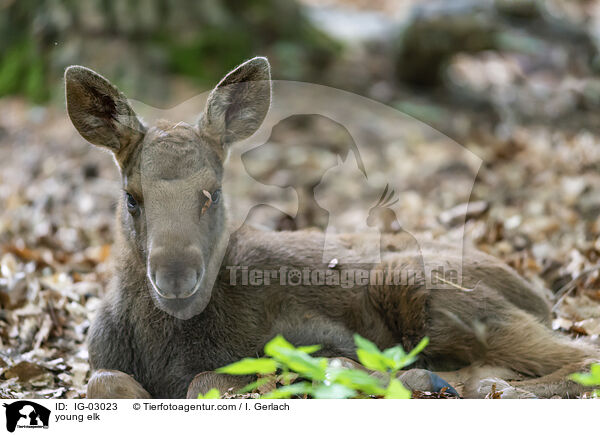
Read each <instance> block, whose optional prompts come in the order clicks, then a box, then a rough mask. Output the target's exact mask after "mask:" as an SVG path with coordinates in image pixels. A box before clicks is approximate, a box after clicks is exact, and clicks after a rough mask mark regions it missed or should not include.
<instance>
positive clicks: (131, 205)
mask: <svg viewBox="0 0 600 435" xmlns="http://www.w3.org/2000/svg"><path fill="white" fill-rule="evenodd" d="M125 199H126V203H127V210H128V211H129V213H131V214H134V213H135V212H137V210H138V203H137V201H136V200H135V198H134V197H133V195H131V194H130V193H126V194H125Z"/></svg>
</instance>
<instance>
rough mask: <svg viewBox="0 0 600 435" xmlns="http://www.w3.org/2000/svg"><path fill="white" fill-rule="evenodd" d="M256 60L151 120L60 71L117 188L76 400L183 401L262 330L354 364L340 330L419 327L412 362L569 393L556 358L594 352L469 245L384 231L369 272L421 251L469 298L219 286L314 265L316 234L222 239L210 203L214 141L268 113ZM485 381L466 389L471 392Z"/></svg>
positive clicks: (532, 291)
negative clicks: (110, 256) (189, 115)
mask: <svg viewBox="0 0 600 435" xmlns="http://www.w3.org/2000/svg"><path fill="white" fill-rule="evenodd" d="M269 69H270V68H269V64H268V62H267V60H266V59H265V58H254V59H251V60H249V61H247V62H245V63H243V64H242V65H240V66H239V67H237V68H236V69H235V70H233V71H232V72H230V73H229V74H228V75H227V76H226V77H225V78H224V79H223V80H222V81H221V82H220V83H219V84H218V85H217V87H216V88H215V89H214V90H213V91H212V93H211V94H210V96H209V98H208V101H207V104H206V107H205V109H204V112H203V113H202V114H201V116H200V118H199V121H198V122H197V124H196V125H189V124H186V123H177V124H175V123H170V122H167V121H160V122H158V123H157V124H156V125H153V126H146V125H145V124H144V123H143V122H142V121H141V120H140V119H139V118H138V117H137V116H136V114H135V113H134V111H133V109H132V108H131V107H130V105H129V103H128V101H127V99H126V98H125V96H124V95H123V94H122V93H120V92H119V91H118V90H117V89H116V88H115V87H114V86H113V85H112V84H110V83H109V82H108V81H107V80H106V79H105V78H103V77H102V76H100V75H98V74H96V73H95V72H93V71H91V70H89V69H87V68H84V67H80V66H72V67H70V68H68V69H67V71H66V73H65V80H66V94H67V109H68V113H69V116H70V118H71V120H72V122H73V124H74V126H75V128H76V129H77V130H78V131H79V133H80V134H81V135H82V136H83V137H84V138H85V139H86V140H88V141H89V142H91V143H92V144H94V145H97V146H99V147H103V148H105V149H107V150H109V151H110V152H112V154H113V156H114V158H115V161H116V162H117V164H118V166H119V168H120V171H121V179H122V183H123V194H122V197H121V200H120V204H119V208H118V211H117V217H118V232H117V237H116V249H115V251H116V259H115V260H116V261H115V273H114V277H113V279H112V282H111V284H110V290H109V292H108V294H107V296H106V298H105V300H104V301H103V305H102V306H101V308H100V309H99V312H98V314H97V317H96V319H95V320H94V322H93V325H92V327H91V329H90V332H89V342H88V344H89V354H90V362H91V365H92V368H93V369H94V370H96V372H95V374H94V375H93V376H92V379H91V380H90V383H89V386H88V395H89V397H133V396H138V397H148V396H152V397H173V398H181V397H185V396H186V391H187V390H188V385H189V384H190V383H191V382H192V380H193V379H194V378H195V376H196V375H198V374H201V373H204V372H210V371H212V370H214V369H216V368H218V367H221V366H224V365H226V364H229V363H231V362H234V361H236V360H238V359H241V358H243V357H248V356H256V355H259V354H260V353H261V351H262V348H263V346H264V344H265V343H266V342H267V341H268V340H269V339H270V338H272V337H273V336H274V335H275V334H277V333H280V334H283V335H284V336H285V337H287V338H288V339H289V340H290V341H292V342H293V343H294V344H296V345H308V344H317V343H318V344H322V345H323V348H322V351H321V352H322V354H323V355H325V356H332V357H333V356H341V357H348V358H355V354H354V345H353V340H352V336H353V333H359V334H360V335H362V336H364V337H366V338H368V339H370V340H372V341H374V342H375V343H376V344H377V345H378V346H379V347H380V348H387V347H390V346H393V345H396V344H402V345H403V346H404V347H405V348H407V349H410V348H412V347H413V346H415V345H416V344H417V343H418V342H419V341H420V340H421V339H422V338H423V337H424V336H428V337H430V344H429V346H428V347H427V348H426V349H425V351H424V352H423V353H422V355H421V358H420V360H419V365H420V366H421V367H422V368H425V369H430V370H457V369H460V368H463V367H468V366H473V365H475V366H478V365H491V366H495V367H499V368H501V369H502V370H504V372H506V371H507V370H508V371H510V372H511V373H515V374H520V375H525V376H527V377H532V378H535V377H544V376H545V377H546V378H541V379H540V380H539V382H538V381H537V380H528V381H522V382H520V383H519V385H517V387H518V388H522V389H523V390H525V391H532V392H533V393H534V394H538V395H540V396H548V395H551V394H560V395H567V394H574V393H577V392H578V391H579V387H578V386H576V385H574V384H573V383H570V382H568V381H566V380H565V373H564V367H569V370H570V371H574V370H575V369H576V368H578V369H581V368H583V367H584V366H585V364H587V363H588V362H589V361H588V359H589V358H596V357H597V355H598V351H597V349H594V348H591V347H588V346H586V345H584V344H582V343H579V342H575V341H572V340H569V339H567V338H565V337H561V336H559V335H557V334H555V333H553V332H552V331H551V330H550V329H549V328H548V324H549V320H550V312H549V309H548V304H547V302H546V301H545V300H544V296H543V293H542V292H541V291H540V290H538V289H536V288H535V287H534V286H533V285H531V284H530V283H528V282H526V281H525V280H523V279H522V278H520V277H519V276H518V275H517V274H516V273H515V272H514V271H513V270H511V269H510V268H508V267H507V266H505V265H504V264H502V263H501V262H499V261H498V260H496V259H494V258H492V257H490V256H488V255H485V254H483V253H481V252H477V251H469V252H465V254H464V258H457V257H456V256H455V255H454V254H453V251H452V250H451V249H448V248H447V247H446V246H443V245H440V244H433V243H429V244H421V246H419V247H418V248H419V249H416V248H415V244H414V241H413V239H411V240H408V241H407V239H406V238H403V237H402V236H401V235H396V236H395V235H384V236H382V243H381V245H382V246H385V247H386V251H385V252H383V253H382V255H381V263H380V264H378V265H375V266H374V267H376V268H380V270H381V272H382V273H384V274H389V273H393V272H394V271H398V270H412V271H415V270H421V269H422V268H423V262H422V255H423V254H424V253H426V252H434V253H435V258H437V260H436V261H437V262H439V265H442V266H444V267H456V269H455V270H461V267H462V274H463V281H462V285H463V286H465V287H469V288H474V290H473V291H471V292H465V291H463V290H462V289H460V288H449V289H445V290H438V291H436V290H429V289H428V287H427V286H426V283H425V282H424V281H423V280H418V281H416V282H412V283H408V284H399V285H392V284H378V283H369V284H365V285H357V286H354V287H352V288H343V286H340V285H337V286H336V285H317V286H305V285H303V284H302V285H298V286H282V285H280V284H279V283H278V282H274V281H271V282H270V283H265V284H264V285H262V286H257V287H248V286H244V285H241V284H240V283H237V284H233V283H232V282H231V281H230V269H228V267H229V266H234V267H235V266H250V267H253V268H257V269H262V270H269V269H276V268H278V267H280V266H293V267H295V268H298V269H302V268H305V267H306V268H309V269H311V270H312V269H320V268H323V264H322V249H323V246H324V239H323V235H321V234H318V233H315V232H310V233H309V232H303V231H298V232H277V233H263V232H260V231H257V230H254V229H252V228H248V227H242V228H241V229H239V230H237V231H236V232H234V233H232V234H231V236H229V234H230V233H229V229H228V227H227V223H226V213H225V208H224V204H223V201H221V200H220V199H221V182H222V177H223V165H224V163H225V160H226V156H227V151H228V147H230V146H231V145H232V144H234V143H235V142H238V141H240V140H242V139H245V138H247V137H249V136H250V135H252V134H253V133H254V132H255V131H256V130H257V129H258V128H259V126H260V125H261V123H262V121H263V119H264V117H265V116H266V114H267V111H268V109H269V105H270V99H271V87H270V71H269ZM361 241H362V239H361V235H360V234H355V235H342V236H339V237H338V239H337V241H336V242H335V243H339V244H340V246H343V247H344V248H345V249H350V250H352V249H353V248H352V246H360V244H361ZM357 255H358V254H357ZM356 260H357V263H360V258H359V257H358V256H357V258H356ZM436 266H437V265H436V264H433V265H431V267H432V268H435V267H436ZM325 267H326V265H325ZM352 267H353V265H352V264H348V265H338V266H337V268H338V269H340V270H342V271H343V270H350V271H351V269H352ZM561 370H563V371H561ZM420 373H421V374H422V371H421V372H420ZM419 376H421V375H419ZM548 376H550V377H549V378H548ZM211 379H213V380H214V379H216V381H215V382H217V383H219V385H221V386H222V385H223V383H224V382H225V381H226V380H224V378H222V377H218V376H216V377H214V376H212V375H211V374H210V373H209V374H206V373H204V374H203V375H201V376H200V377H198V378H196V380H195V381H194V383H193V385H192V386H193V388H192V389H193V390H194V391H196V390H198V391H201V390H205V389H207V388H208V385H207V383H210V382H211ZM407 383H408V384H410V382H408V381H407ZM549 384H551V385H552V388H549V387H548V388H546V387H544V386H545V385H546V386H547V385H549ZM484 387H485V385H483V386H481V385H480V384H476V385H474V386H472V387H471V390H472V391H474V393H473V394H474V395H477V394H483V393H484V392H485V391H484V390H485V388H484Z"/></svg>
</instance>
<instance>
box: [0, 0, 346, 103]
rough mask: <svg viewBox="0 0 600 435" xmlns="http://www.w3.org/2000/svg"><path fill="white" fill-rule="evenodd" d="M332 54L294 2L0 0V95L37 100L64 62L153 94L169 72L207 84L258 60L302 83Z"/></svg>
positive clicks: (335, 47)
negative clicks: (265, 60) (263, 58)
mask: <svg viewBox="0 0 600 435" xmlns="http://www.w3.org/2000/svg"><path fill="white" fill-rule="evenodd" d="M340 48H341V47H340V45H339V44H338V43H337V42H336V41H334V40H332V39H331V38H330V37H329V36H327V35H325V34H324V33H323V32H321V31H319V30H318V29H316V28H315V27H313V26H312V25H311V23H310V22H309V21H308V19H307V18H306V17H305V15H304V12H303V10H302V8H301V7H300V6H299V5H298V4H297V3H296V2H295V1H293V0H250V1H242V0H204V1H201V2H198V1H193V0H147V1H140V0H122V1H119V2H116V1H110V0H84V1H75V0H46V1H44V0H18V1H17V0H5V1H4V2H1V3H0V96H2V95H8V94H22V95H25V96H27V97H28V98H29V99H31V100H34V101H36V102H39V101H43V100H45V99H47V98H48V97H49V96H50V95H51V92H50V89H52V87H53V86H56V85H57V84H58V83H59V82H60V78H61V76H62V72H63V70H64V68H65V67H66V66H68V65H69V64H84V65H86V66H90V67H92V68H97V69H99V70H100V71H101V72H102V73H104V74H106V75H110V76H111V79H113V80H115V81H116V82H117V83H127V84H128V85H129V84H132V85H133V86H141V85H146V86H147V87H148V88H150V89H151V90H152V89H156V88H158V87H160V84H161V83H164V81H165V77H168V76H169V75H170V74H179V75H183V76H187V77H188V78H190V79H191V80H192V81H194V82H196V83H197V84H200V85H212V84H214V82H215V81H216V80H218V79H219V78H220V77H222V76H223V74H224V72H226V71H227V70H229V69H231V68H233V67H234V66H236V65H237V64H239V63H241V62H242V61H243V60H245V59H247V58H250V57H253V56H257V55H264V56H268V57H269V58H270V61H271V63H272V64H273V66H274V69H276V71H277V74H278V76H277V78H282V79H293V80H311V79H315V78H316V77H318V76H317V75H318V74H319V71H321V70H322V68H323V67H324V66H326V65H327V64H328V63H329V62H330V61H331V60H332V58H334V57H335V56H336V55H337V54H338V53H339V52H340ZM153 76H154V78H153ZM141 91H142V92H143V93H145V92H146V90H145V89H141Z"/></svg>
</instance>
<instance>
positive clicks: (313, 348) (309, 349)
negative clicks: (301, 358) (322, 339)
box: [298, 344, 321, 353]
mask: <svg viewBox="0 0 600 435" xmlns="http://www.w3.org/2000/svg"><path fill="white" fill-rule="evenodd" d="M320 349H321V345H320V344H315V345H312V346H299V347H298V350H299V351H300V352H304V353H315V352H316V351H318V350H320Z"/></svg>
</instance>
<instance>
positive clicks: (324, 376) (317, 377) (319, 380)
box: [198, 334, 429, 399]
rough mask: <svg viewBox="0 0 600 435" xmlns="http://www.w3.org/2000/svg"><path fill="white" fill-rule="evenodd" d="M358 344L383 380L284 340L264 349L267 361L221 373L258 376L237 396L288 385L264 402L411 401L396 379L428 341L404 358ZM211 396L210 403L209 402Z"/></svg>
mask: <svg viewBox="0 0 600 435" xmlns="http://www.w3.org/2000/svg"><path fill="white" fill-rule="evenodd" d="M354 342H355V344H356V356H357V357H358V360H359V361H360V363H361V364H362V365H363V366H364V367H365V368H366V369H368V370H371V371H373V372H376V373H378V375H379V376H371V375H370V374H369V373H368V372H366V371H364V370H359V369H355V368H347V367H340V366H337V365H332V364H329V362H328V360H327V358H323V357H315V356H312V355H311V354H312V353H314V352H317V351H318V350H320V348H321V346H319V345H314V346H300V347H295V346H293V345H292V344H291V343H290V342H288V341H287V340H286V339H285V338H283V336H281V335H277V336H276V337H275V338H273V339H272V340H271V341H269V342H268V343H267V344H266V345H265V357H263V358H244V359H242V360H241V361H238V362H235V363H233V364H229V365H228V366H225V367H221V368H219V369H217V370H216V371H217V373H225V374H229V375H259V377H258V379H257V380H256V381H255V382H252V383H250V384H248V385H246V386H245V387H244V388H242V389H241V390H240V391H239V392H238V394H244V393H247V392H249V391H254V390H256V389H258V388H259V387H260V386H262V385H265V384H267V383H271V384H273V385H275V384H276V383H281V384H283V386H280V387H278V388H276V389H274V390H272V391H269V392H268V393H266V394H264V395H263V396H262V398H264V399H289V398H290V397H292V396H303V397H313V398H315V399H347V398H368V397H383V398H386V399H410V397H411V392H410V391H409V390H408V389H406V388H405V387H404V385H402V383H401V382H400V381H399V380H398V379H397V374H398V372H399V371H400V370H402V369H403V368H405V367H407V366H409V365H411V364H413V363H414V362H415V361H416V360H417V357H418V355H419V353H420V352H421V351H423V349H424V348H425V347H426V346H427V344H428V343H429V339H428V338H427V337H425V338H423V339H422V340H421V342H420V343H419V344H418V345H417V346H415V348H414V349H412V350H411V351H410V352H405V351H404V349H403V348H402V347H401V346H394V347H391V348H389V349H386V350H384V351H381V350H379V348H378V347H377V346H376V345H375V344H374V343H372V342H371V341H369V340H367V339H366V338H363V337H361V336H360V335H358V334H355V335H354ZM277 372H279V374H277ZM209 393H210V397H207V396H208V395H209ZM216 397H220V394H219V392H218V391H216V390H214V389H213V390H211V391H209V392H208V393H207V394H206V395H204V396H203V395H199V396H198V398H199V399H208V398H216Z"/></svg>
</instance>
